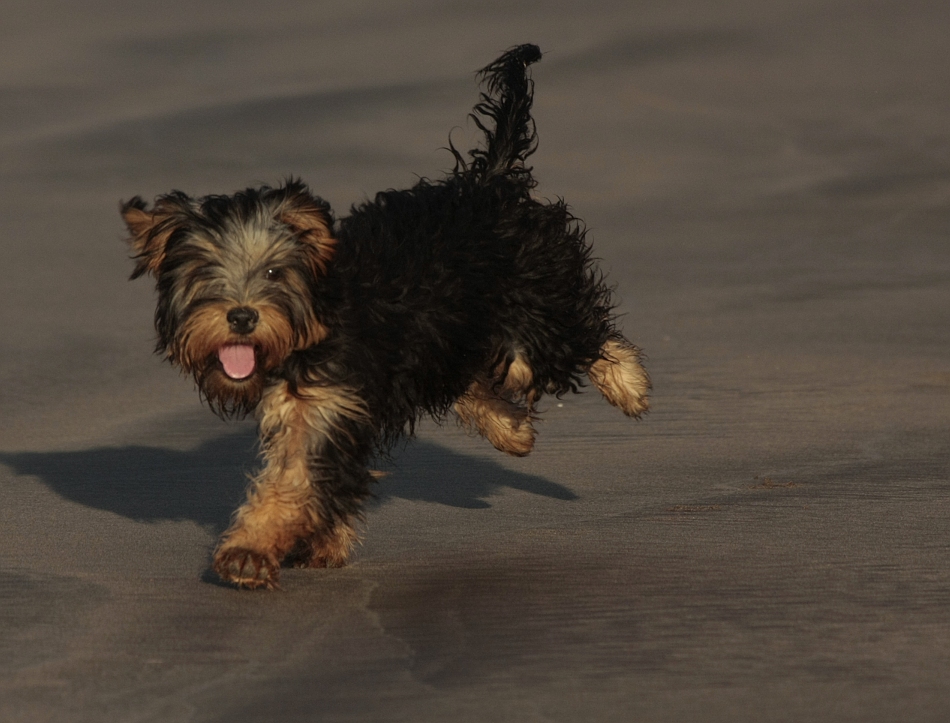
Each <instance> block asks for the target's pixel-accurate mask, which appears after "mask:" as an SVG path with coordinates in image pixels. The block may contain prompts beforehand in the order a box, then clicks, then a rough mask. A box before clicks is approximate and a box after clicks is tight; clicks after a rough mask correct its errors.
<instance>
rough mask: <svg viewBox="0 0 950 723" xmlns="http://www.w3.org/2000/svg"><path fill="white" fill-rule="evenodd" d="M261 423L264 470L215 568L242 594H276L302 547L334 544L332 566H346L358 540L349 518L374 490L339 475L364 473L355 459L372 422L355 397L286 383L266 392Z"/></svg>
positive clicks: (221, 548)
mask: <svg viewBox="0 0 950 723" xmlns="http://www.w3.org/2000/svg"><path fill="white" fill-rule="evenodd" d="M260 419H261V421H260V431H261V444H262V456H263V460H264V466H263V469H262V470H261V471H260V472H259V473H258V474H257V475H256V476H255V477H254V478H253V479H252V481H251V485H250V487H249V489H248V493H247V501H246V502H245V503H244V504H243V505H242V506H241V507H240V508H239V509H238V510H237V512H236V513H235V515H234V520H233V522H232V524H231V526H230V528H228V530H227V531H226V532H225V533H224V535H223V536H222V538H221V542H220V544H219V545H218V548H217V550H215V553H214V569H215V571H216V572H217V573H218V574H219V575H220V576H221V577H222V578H223V579H224V580H226V581H228V582H233V583H235V584H237V585H239V586H241V587H248V588H258V587H265V588H275V587H278V579H279V575H280V564H281V561H282V560H283V559H284V558H285V557H286V556H287V555H288V553H291V552H293V553H294V554H296V555H299V552H298V550H299V548H300V546H301V545H305V544H309V546H310V547H311V548H313V547H315V544H314V543H316V542H317V541H318V540H327V541H328V542H331V541H332V542H333V543H334V544H335V546H336V547H335V549H334V553H335V555H334V556H333V560H332V561H327V562H329V563H330V564H342V562H343V561H345V559H346V555H348V554H349V548H350V546H352V542H353V539H354V535H353V533H352V526H351V525H350V519H349V516H350V515H348V514H347V511H350V510H352V511H356V510H358V505H359V502H360V501H361V494H362V496H365V494H366V493H368V488H367V486H366V485H363V486H362V487H361V486H360V485H359V484H357V485H354V484H345V483H344V484H340V481H341V479H340V478H342V479H343V480H345V479H346V478H349V477H352V472H351V471H349V470H347V469H338V468H339V467H341V463H342V462H343V461H344V460H345V461H347V462H348V464H346V465H342V466H345V467H351V468H352V467H355V466H356V461H354V460H353V456H354V454H353V453H354V452H356V451H359V450H360V449H362V445H360V444H358V443H359V442H360V441H361V437H362V436H363V435H362V434H361V432H360V430H361V429H363V428H365V427H366V426H367V425H366V421H367V415H366V412H365V410H364V408H363V406H362V404H361V402H360V400H359V398H358V397H357V396H356V395H355V394H353V393H352V392H350V391H349V390H345V389H339V388H336V387H299V388H297V389H296V390H295V391H291V389H290V387H289V385H288V384H287V382H283V381H282V382H279V383H278V384H275V385H273V386H272V387H270V388H268V390H267V391H266V392H265V394H264V398H263V399H262V400H261V408H260ZM362 469H363V474H364V475H366V476H367V478H368V472H365V468H362ZM363 488H366V489H363ZM334 494H337V495H340V494H342V495H343V496H344V497H345V498H346V499H333V495H334ZM342 548H345V550H344V549H342ZM324 564H327V563H324Z"/></svg>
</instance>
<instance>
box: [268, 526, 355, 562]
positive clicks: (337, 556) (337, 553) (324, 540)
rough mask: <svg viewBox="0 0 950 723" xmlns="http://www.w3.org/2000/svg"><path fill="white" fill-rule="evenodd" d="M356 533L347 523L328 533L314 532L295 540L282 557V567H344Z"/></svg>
mask: <svg viewBox="0 0 950 723" xmlns="http://www.w3.org/2000/svg"><path fill="white" fill-rule="evenodd" d="M355 542H356V533H355V532H354V531H353V528H352V527H350V525H349V524H341V525H339V526H338V527H337V528H336V529H334V530H333V531H332V532H331V533H329V534H326V533H324V534H320V533H317V534H314V535H313V536H312V537H309V538H307V539H303V540H297V544H296V545H294V548H293V549H292V550H291V551H290V552H289V553H287V557H285V558H284V567H296V568H321V567H331V568H332V567H344V566H345V565H346V563H347V561H348V560H349V557H350V552H351V551H352V549H353V544H354V543H355Z"/></svg>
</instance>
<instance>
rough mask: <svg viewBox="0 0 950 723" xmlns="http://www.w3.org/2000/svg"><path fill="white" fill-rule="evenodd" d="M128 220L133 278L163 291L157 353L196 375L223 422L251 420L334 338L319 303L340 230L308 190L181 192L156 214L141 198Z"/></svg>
mask: <svg viewBox="0 0 950 723" xmlns="http://www.w3.org/2000/svg"><path fill="white" fill-rule="evenodd" d="M121 212H122V217H123V219H124V220H125V223H126V225H127V226H128V229H129V234H130V235H129V239H128V241H129V245H130V246H131V247H132V251H133V256H134V259H135V261H136V267H135V271H134V273H133V274H132V278H137V277H139V276H141V275H143V274H145V273H149V274H151V275H153V276H154V277H155V279H156V282H157V287H158V297H159V298H158V307H157V309H156V311H155V328H156V329H157V331H158V337H159V339H158V346H157V351H158V352H159V353H161V354H163V355H165V357H166V358H168V359H169V360H170V361H171V362H172V363H173V364H175V365H177V366H179V367H180V368H181V369H182V370H184V371H185V372H187V373H190V374H193V375H194V377H195V380H196V382H197V383H198V386H199V388H200V389H201V392H202V394H203V395H204V396H205V398H206V399H207V400H208V402H209V403H210V404H211V406H212V408H213V409H214V410H215V411H216V412H218V413H219V414H221V415H223V416H226V415H232V414H243V413H247V412H249V411H250V410H252V409H253V408H254V407H255V406H256V405H257V403H258V402H259V401H260V397H261V393H262V391H263V388H264V382H265V378H266V375H267V373H268V372H269V371H271V370H273V369H275V368H276V367H278V366H279V365H280V364H281V363H282V362H283V361H284V360H285V359H286V358H287V356H288V355H289V354H291V353H292V352H293V351H295V350H298V349H305V348H307V347H309V346H312V345H313V344H316V343H318V342H319V341H321V340H322V339H323V338H324V337H325V336H326V333H327V331H326V329H325V327H324V326H323V325H322V324H321V323H320V320H319V319H318V318H316V315H315V311H314V303H313V299H314V294H315V292H316V290H317V289H318V287H319V284H320V279H321V278H322V277H323V276H324V275H325V274H326V270H327V265H328V264H329V262H330V260H331V259H332V258H333V252H334V243H335V242H334V239H333V236H332V225H333V222H332V217H331V214H330V207H329V205H328V204H327V203H326V202H325V201H323V200H321V199H319V198H317V197H315V196H313V195H312V194H311V193H310V191H309V189H308V188H307V187H306V186H305V185H304V184H303V183H300V182H299V181H289V182H288V183H286V184H285V185H283V186H281V187H279V188H269V187H266V186H265V187H262V188H259V189H248V190H246V191H242V192H240V193H236V194H234V195H233V196H206V197H204V198H199V199H193V198H190V197H189V196H186V195H185V194H183V193H181V192H177V191H176V192H172V193H170V194H168V195H165V196H160V197H159V198H157V199H156V201H155V204H154V206H153V207H152V208H151V209H150V208H148V206H147V204H146V203H145V202H144V201H143V200H142V199H141V198H139V197H135V198H133V199H132V200H130V201H128V202H126V203H123V204H122V206H121Z"/></svg>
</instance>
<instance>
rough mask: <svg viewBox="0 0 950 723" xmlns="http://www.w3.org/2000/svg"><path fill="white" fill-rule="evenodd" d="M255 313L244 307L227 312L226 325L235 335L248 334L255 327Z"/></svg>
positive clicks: (256, 317)
mask: <svg viewBox="0 0 950 723" xmlns="http://www.w3.org/2000/svg"><path fill="white" fill-rule="evenodd" d="M257 319H258V316H257V312H256V311H254V309H248V308H247V307H246V306H239V307H237V308H236V309H231V311H229V312H228V324H230V325H231V331H233V332H234V333H235V334H250V333H251V332H252V331H254V327H255V326H257Z"/></svg>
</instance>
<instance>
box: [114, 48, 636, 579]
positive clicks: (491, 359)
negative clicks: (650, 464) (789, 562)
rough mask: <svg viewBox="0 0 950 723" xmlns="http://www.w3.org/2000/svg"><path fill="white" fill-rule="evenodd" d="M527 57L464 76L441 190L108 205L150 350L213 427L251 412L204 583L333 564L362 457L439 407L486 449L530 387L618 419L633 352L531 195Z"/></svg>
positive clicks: (598, 281) (358, 489) (514, 434)
mask: <svg viewBox="0 0 950 723" xmlns="http://www.w3.org/2000/svg"><path fill="white" fill-rule="evenodd" d="M540 57H541V52H540V50H539V49H538V48H537V47H536V46H534V45H522V46H520V47H517V48H514V49H512V50H510V51H508V52H507V53H505V54H504V55H502V56H501V57H500V58H499V59H498V60H496V61H495V62H494V63H492V64H491V65H489V66H488V67H487V68H485V69H483V70H482V71H481V73H480V76H481V78H482V80H483V82H484V85H485V92H483V93H482V95H481V99H480V102H479V103H478V105H476V106H475V110H474V113H473V115H472V117H473V118H474V120H475V123H476V124H477V125H478V127H479V128H480V129H481V130H482V131H483V132H484V135H485V144H484V148H478V149H476V150H473V151H471V152H470V153H469V154H468V157H467V158H465V157H463V156H462V154H461V153H459V152H458V151H456V150H455V149H454V148H452V149H451V151H452V153H453V154H454V156H455V164H456V165H455V169H454V171H453V172H452V173H450V174H449V175H447V177H446V178H444V179H442V180H439V181H430V180H422V181H420V182H419V183H418V184H417V185H416V186H415V187H413V188H411V189H409V190H405V191H385V192H383V193H379V194H377V196H376V198H375V199H374V200H373V201H372V202H367V203H363V204H362V205H359V206H356V207H354V208H353V209H352V211H351V213H350V215H349V216H347V217H345V218H342V219H339V220H337V221H335V222H334V220H333V216H332V213H331V210H330V207H329V205H328V204H327V203H326V202H325V201H323V200H322V199H320V198H319V197H317V196H314V195H313V194H312V193H311V192H310V190H309V189H308V188H307V186H305V185H304V184H303V183H301V182H300V181H296V180H290V181H288V182H287V183H285V184H284V185H282V186H280V187H277V188H270V187H267V186H264V187H261V188H254V189H248V190H245V191H241V192H239V193H236V194H234V195H232V196H206V197H204V198H198V199H194V198H191V197H189V196H187V195H185V194H184V193H181V192H179V191H173V192H172V193H169V194H168V195H164V196H159V197H158V198H157V199H156V200H155V203H154V205H153V206H152V207H151V208H149V206H148V205H147V204H146V203H145V202H144V201H143V200H142V199H141V198H139V197H135V198H133V199H132V200H130V201H128V202H126V203H123V204H122V207H121V211H122V216H123V218H124V220H125V223H126V225H127V226H128V230H129V234H130V236H129V244H130V245H131V248H132V251H133V254H134V258H135V262H136V266H135V272H134V273H133V274H132V278H136V277H139V276H142V275H144V274H146V273H149V274H151V275H152V276H154V278H155V279H156V281H157V288H158V307H157V310H156V312H155V326H156V329H157V331H158V344H157V351H158V352H159V353H160V354H162V355H163V356H164V357H165V358H166V359H168V360H169V361H171V362H172V363H173V364H175V365H176V366H178V367H179V368H180V369H182V370H183V371H184V372H186V373H189V374H192V375H193V376H194V378H195V380H196V382H197V384H198V387H199V389H200V391H201V394H202V396H203V397H204V398H205V399H206V400H207V401H208V403H209V404H210V406H211V407H212V409H214V411H215V412H217V413H218V414H219V415H221V416H222V417H227V416H231V415H243V414H246V413H248V412H254V413H255V414H256V415H257V418H258V419H259V422H260V436H261V447H262V456H263V468H262V469H261V470H260V472H259V473H257V475H256V476H255V477H254V478H253V480H252V481H251V484H250V487H249V490H248V495H247V501H246V502H245V503H244V504H243V505H242V506H241V507H240V508H239V509H238V510H237V512H236V513H235V515H234V519H233V523H232V524H231V526H230V528H229V529H228V530H227V531H226V532H225V533H224V535H223V536H222V538H221V541H220V543H219V545H218V547H217V549H216V551H215V553H214V569H215V571H216V572H217V573H218V574H219V575H220V576H221V577H222V578H223V579H224V580H226V581H230V582H232V583H234V584H236V585H238V586H241V587H248V588H258V587H265V588H275V587H277V586H278V576H279V572H280V567H281V564H284V565H292V566H297V567H339V566H341V565H344V564H345V563H346V561H347V558H348V556H349V555H350V552H351V549H352V547H353V544H354V542H355V541H356V533H355V531H354V524H355V522H356V521H357V520H358V519H359V518H360V515H361V507H362V503H363V502H364V500H365V499H366V498H367V497H368V496H369V495H370V489H371V487H372V485H373V482H374V477H373V474H372V473H371V472H370V471H368V470H367V466H366V465H367V464H368V462H369V461H370V459H371V458H372V457H373V455H374V454H376V453H377V452H379V451H381V450H385V449H387V448H388V447H389V446H390V445H391V444H392V443H393V442H394V441H395V440H397V439H398V438H399V437H400V436H402V435H406V434H411V433H412V431H413V427H414V424H415V422H416V421H417V420H418V419H419V418H420V417H422V416H423V415H432V416H433V417H436V418H442V417H443V416H444V415H445V414H446V413H447V412H448V411H449V410H454V412H455V414H456V415H458V418H459V419H460V420H461V422H462V423H463V424H465V425H466V426H468V427H470V428H472V429H474V430H477V431H478V432H479V433H480V434H482V435H483V436H484V437H485V438H486V439H488V441H489V442H491V443H492V444H493V445H494V446H495V447H497V448H498V449H500V450H502V451H504V452H508V453H509V454H514V455H525V454H528V452H530V451H531V448H532V446H533V444H534V435H535V432H534V429H533V428H532V420H533V419H534V413H535V405H536V403H537V402H538V400H539V399H540V397H541V396H542V395H543V394H557V395H560V394H564V393H566V392H568V391H577V388H578V386H579V385H581V384H582V378H583V377H584V376H587V377H589V379H590V380H591V381H592V382H593V384H594V386H596V387H597V388H598V389H599V390H600V391H601V392H602V393H603V395H604V396H605V397H606V398H607V401H609V402H610V403H611V404H613V405H614V406H617V407H619V408H620V409H621V410H622V411H623V412H624V413H625V414H627V415H629V416H631V417H639V416H640V415H641V414H643V413H644V412H645V411H646V410H647V407H648V400H647V395H648V392H649V389H650V381H649V378H648V376H647V373H646V371H645V370H644V369H643V367H642V366H641V364H640V352H639V350H638V349H637V348H636V347H635V346H633V345H632V344H631V343H630V342H628V341H627V340H626V339H624V338H623V336H621V334H620V332H618V331H617V330H616V329H615V328H614V325H613V316H612V312H611V309H612V304H611V299H610V292H609V290H608V288H607V287H606V286H605V285H604V283H603V281H602V278H601V276H600V274H599V272H598V271H597V270H596V268H595V267H594V264H593V261H592V260H591V249H590V246H589V245H588V243H587V242H586V241H585V238H584V228H583V225H582V224H581V222H580V221H578V220H577V219H575V218H574V217H573V216H572V215H571V213H570V212H569V211H568V208H567V206H566V205H565V204H564V203H563V202H557V203H548V202H543V201H540V200H537V199H535V198H533V197H532V194H531V191H532V189H533V188H534V187H535V180H534V178H532V176H531V169H530V168H529V167H528V166H526V164H525V161H526V159H527V158H528V156H530V155H531V153H533V152H534V150H535V146H536V137H535V131H534V123H533V121H532V119H531V115H530V111H531V104H532V96H533V90H534V87H533V83H532V81H531V80H530V78H529V77H528V75H527V67H528V65H530V64H531V63H534V62H535V61H537V60H539V59H540Z"/></svg>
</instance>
